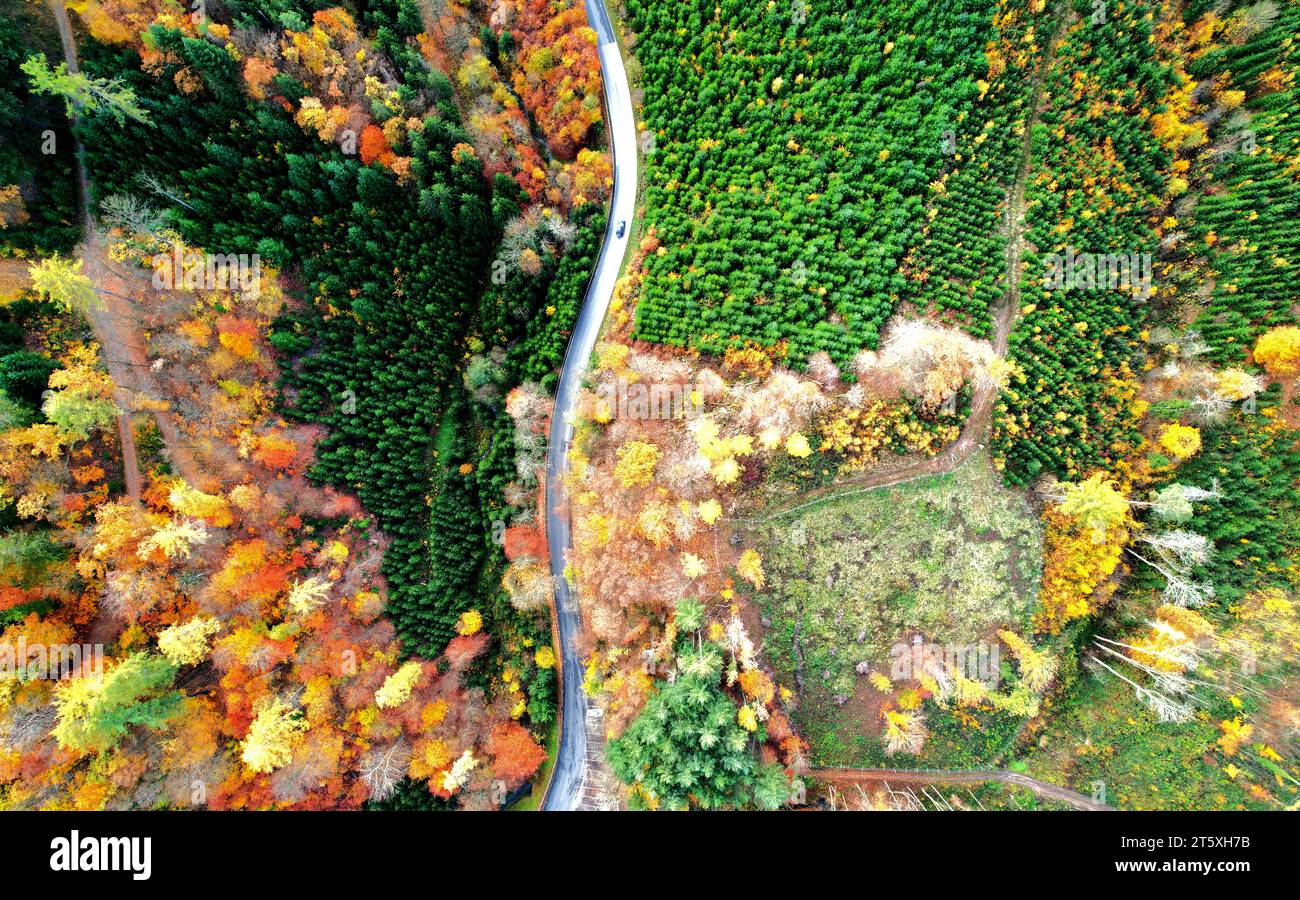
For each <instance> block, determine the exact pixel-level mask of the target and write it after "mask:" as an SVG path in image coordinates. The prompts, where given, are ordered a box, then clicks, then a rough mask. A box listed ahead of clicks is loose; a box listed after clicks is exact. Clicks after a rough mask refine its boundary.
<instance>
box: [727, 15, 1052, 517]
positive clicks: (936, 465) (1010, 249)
mask: <svg viewBox="0 0 1300 900" xmlns="http://www.w3.org/2000/svg"><path fill="white" fill-rule="evenodd" d="M1056 15H1057V22H1056V27H1055V28H1054V29H1053V34H1052V39H1051V41H1050V42H1049V44H1048V47H1047V53H1046V54H1044V56H1043V58H1042V60H1041V61H1040V62H1039V65H1038V68H1037V69H1036V70H1035V71H1034V75H1033V79H1032V82H1031V87H1030V102H1029V113H1028V115H1027V117H1026V119H1025V128H1024V131H1025V135H1024V141H1023V143H1022V145H1021V155H1020V163H1019V165H1018V167H1017V169H1016V177H1015V180H1014V181H1013V182H1012V184H1011V187H1010V189H1009V190H1008V191H1007V206H1006V212H1005V214H1004V217H1003V221H1004V228H1005V230H1006V234H1007V271H1006V290H1005V291H1004V292H1003V293H1002V296H1001V297H1000V298H999V300H998V302H997V304H996V306H995V307H994V309H993V310H992V319H993V326H994V338H993V349H994V351H995V352H996V353H997V354H998V356H1006V352H1007V345H1008V343H1009V341H1010V339H1011V329H1012V328H1013V327H1014V326H1015V322H1016V315H1017V313H1018V312H1019V309H1020V276H1021V272H1020V268H1021V265H1020V258H1021V254H1022V252H1023V250H1024V243H1025V183H1026V182H1027V181H1028V179H1029V172H1030V169H1031V167H1032V162H1033V132H1034V126H1035V125H1036V124H1037V123H1038V117H1039V113H1040V111H1041V107H1042V102H1043V72H1044V70H1045V69H1046V68H1047V67H1048V66H1049V65H1051V63H1052V58H1053V52H1054V50H1055V47H1056V44H1057V43H1058V41H1059V40H1060V37H1061V34H1062V32H1063V31H1064V29H1065V23H1066V21H1067V16H1066V10H1065V9H1064V8H1063V6H1060V5H1058V7H1057V11H1056ZM996 396H997V391H996V389H995V387H994V386H993V385H991V384H983V385H976V386H975V387H974V389H973V390H972V392H971V410H970V415H969V416H967V418H966V422H965V423H964V424H963V425H962V429H961V434H960V435H959V436H958V437H957V440H955V441H953V442H952V443H951V444H949V445H948V446H947V447H945V448H944V449H943V451H942V452H940V453H939V454H938V455H937V456H934V457H931V458H929V459H921V460H916V461H914V462H911V463H908V464H906V465H904V466H902V467H901V468H896V469H892V470H885V471H881V470H879V469H877V470H875V471H872V472H868V473H866V474H864V475H862V476H860V477H857V478H850V479H847V480H845V481H841V482H838V483H836V484H832V485H827V486H826V487H821V488H813V489H811V490H806V491H800V492H799V493H798V494H797V495H796V496H794V497H791V498H789V499H788V500H786V501H783V502H781V503H777V504H775V505H773V506H769V507H767V509H766V510H764V513H763V515H761V516H758V517H737V518H733V519H724V520H723V521H728V522H733V523H736V524H742V525H757V524H762V523H764V522H768V521H771V520H772V519H774V518H777V517H779V516H782V515H786V514H788V513H791V512H794V511H796V510H800V509H804V508H805V507H808V506H811V505H813V504H814V503H818V502H820V501H822V500H825V499H827V498H828V497H833V496H839V495H843V494H850V495H851V494H859V493H863V492H865V491H873V490H881V489H884V488H890V487H896V486H898V485H900V484H905V483H907V482H910V481H917V480H919V479H922V478H928V477H930V476H932V475H945V474H947V473H949V472H952V471H953V470H955V469H956V468H957V467H958V466H960V465H961V464H962V463H964V462H965V461H966V460H967V458H968V457H969V456H970V455H971V453H972V452H973V451H974V450H976V449H982V448H984V447H985V446H987V444H988V434H989V430H990V429H991V428H992V424H993V401H994V400H995V398H996Z"/></svg>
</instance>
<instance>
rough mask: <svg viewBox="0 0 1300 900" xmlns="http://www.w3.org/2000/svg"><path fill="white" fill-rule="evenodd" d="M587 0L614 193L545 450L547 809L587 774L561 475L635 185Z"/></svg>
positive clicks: (608, 48) (618, 70)
mask: <svg viewBox="0 0 1300 900" xmlns="http://www.w3.org/2000/svg"><path fill="white" fill-rule="evenodd" d="M586 4H587V20H588V21H589V22H590V23H591V26H592V28H594V29H595V31H596V36H597V41H598V43H597V51H598V52H599V54H600V70H601V75H602V76H603V78H604V82H605V121H606V125H607V128H608V130H609V135H610V145H611V150H612V153H613V172H614V194H613V199H612V200H611V201H610V213H609V222H608V224H607V225H606V227H605V239H604V242H603V244H602V245H601V248H600V258H599V259H598V260H597V262H596V269H595V272H594V273H593V275H592V278H591V282H590V284H589V285H588V286H587V296H586V297H585V298H584V299H583V303H582V310H581V311H580V312H579V313H578V322H577V324H576V325H575V326H574V329H573V335H572V337H570V338H569V347H568V350H567V351H565V355H564V368H563V370H562V371H561V374H560V383H559V385H558V387H557V388H556V394H555V412H554V413H553V414H552V416H551V433H550V439H549V441H548V443H547V450H546V540H547V549H548V550H549V551H550V556H551V574H552V575H554V576H555V584H556V588H555V607H556V610H555V611H556V620H557V625H556V629H557V634H558V638H559V642H560V658H561V675H560V692H561V700H560V707H561V709H560V745H559V750H558V752H557V754H556V759H555V768H554V769H553V770H552V772H551V781H550V785H549V786H548V788H547V791H546V798H545V801H544V802H543V804H542V808H543V809H546V810H572V809H577V808H579V806H580V804H581V795H582V789H583V785H584V782H585V781H586V779H587V777H588V775H589V772H588V752H587V698H586V696H585V695H584V694H583V692H582V689H581V684H582V661H581V660H580V659H579V656H578V646H577V645H578V637H579V633H580V630H581V618H580V610H579V606H578V598H577V596H576V594H575V593H574V591H573V590H572V589H571V588H570V586H569V583H568V582H567V581H566V580H565V578H564V566H565V557H566V555H567V552H568V550H569V547H570V543H571V536H570V520H569V508H568V503H567V502H566V500H565V496H564V476H565V473H566V472H568V467H569V462H568V459H569V457H568V454H569V446H570V444H571V443H572V442H573V411H574V404H575V403H576V402H577V399H578V389H579V388H580V387H581V385H582V379H583V378H584V377H585V376H586V373H587V363H588V361H589V360H590V359H591V354H592V352H593V351H594V350H595V349H596V338H597V337H598V336H599V334H600V326H601V323H602V322H603V321H604V319H605V312H606V310H608V309H609V301H610V299H611V298H612V297H613V295H614V284H615V282H616V281H618V276H619V271H620V270H621V269H622V266H623V258H624V256H626V255H627V248H628V235H629V234H630V233H631V224H632V213H633V211H634V209H635V207H636V188H637V148H636V118H635V116H634V115H633V112H632V92H631V90H630V88H629V87H628V83H627V70H626V69H625V68H624V66H623V57H622V54H621V53H620V51H619V46H618V40H617V39H616V38H615V36H614V28H613V26H612V25H611V24H610V21H609V13H608V12H607V11H606V10H605V5H604V3H603V2H601V0H586ZM620 222H624V223H627V227H626V228H625V229H624V230H623V234H622V235H619V234H618V225H619V223H620Z"/></svg>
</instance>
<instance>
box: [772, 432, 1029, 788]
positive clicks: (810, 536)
mask: <svg viewBox="0 0 1300 900" xmlns="http://www.w3.org/2000/svg"><path fill="white" fill-rule="evenodd" d="M751 537H752V538H756V539H758V541H759V543H760V546H762V548H763V549H762V555H763V559H764V568H765V570H766V572H767V585H766V587H765V589H764V590H763V591H761V592H759V593H758V595H757V597H756V601H757V604H758V607H759V609H760V611H761V613H762V616H763V622H764V625H765V628H766V634H765V638H764V654H765V656H766V658H767V660H768V662H769V663H770V664H771V665H772V667H773V668H774V670H775V672H776V674H777V676H778V679H779V680H780V682H781V683H782V684H785V685H787V686H791V687H794V688H796V689H797V690H798V692H799V696H798V706H797V712H796V719H797V720H798V722H799V725H800V730H801V733H803V734H804V735H805V737H806V738H807V739H808V741H809V743H810V744H811V745H812V757H813V761H814V763H815V764H827V765H846V764H853V765H862V764H866V763H865V762H864V760H867V761H869V760H870V759H871V758H873V757H879V758H883V757H880V751H879V746H878V744H877V743H876V740H875V739H876V735H877V734H878V732H879V721H878V720H879V714H880V709H881V707H882V705H883V704H884V703H885V702H886V701H888V700H890V698H891V695H890V694H887V693H880V692H878V691H876V690H875V689H874V688H873V687H872V686H871V685H870V684H869V683H868V680H867V676H866V673H865V671H864V672H863V673H859V671H858V669H859V664H861V663H866V664H867V666H869V669H870V671H872V672H877V673H881V674H885V675H889V674H890V671H891V658H890V651H891V648H893V647H895V646H897V645H899V644H906V643H907V642H908V641H910V640H911V639H912V638H913V637H915V636H920V637H921V638H923V640H924V641H926V642H927V643H931V644H941V645H945V646H946V645H954V646H966V645H971V644H975V643H977V642H983V643H988V644H995V643H996V642H997V638H996V636H995V634H994V632H995V631H996V630H997V629H998V628H1003V627H1009V628H1012V629H1013V630H1016V631H1022V630H1023V629H1024V627H1025V626H1026V625H1027V623H1028V621H1029V616H1030V614H1031V612H1032V604H1033V601H1034V598H1035V597H1036V595H1037V591H1038V582H1039V578H1040V575H1041V550H1042V533H1041V529H1040V527H1039V522H1038V518H1037V516H1036V515H1035V514H1034V512H1033V510H1032V509H1031V508H1030V507H1029V504H1028V503H1027V502H1026V500H1025V499H1024V497H1023V496H1021V495H1020V494H1017V493H1015V492H1012V491H1009V490H1006V489H1005V488H1003V487H1002V486H1001V485H1000V483H999V480H998V477H997V473H996V472H995V471H994V470H993V469H992V468H991V467H990V465H989V463H988V459H987V457H986V456H985V455H983V454H976V455H973V456H972V457H971V458H970V459H969V460H967V461H966V463H964V464H963V465H962V466H960V467H958V468H957V469H956V470H955V471H953V472H951V473H948V474H946V475H939V476H934V477H931V478H926V479H922V480H919V481H915V482H912V483H909V484H904V485H899V486H896V487H893V488H885V489H881V490H877V491H871V492H865V493H852V494H848V495H845V496H843V497H838V498H837V497H829V498H827V499H826V500H825V501H823V502H819V503H816V504H813V505H812V506H809V507H806V508H803V509H799V510H795V511H792V512H791V513H790V514H789V516H788V517H787V516H782V517H778V518H777V519H775V520H773V521H771V522H768V523H766V524H764V525H763V526H762V527H761V532H760V533H755V534H752V535H751ZM1004 664H1005V663H1004ZM998 718H1005V719H1007V722H1006V723H1004V724H1006V725H1008V726H1012V725H1016V724H1018V720H1013V719H1010V718H1009V717H1005V716H998ZM935 724H936V725H937V724H938V723H937V722H936V723H935ZM958 730H961V729H958ZM974 730H975V731H976V732H978V731H979V729H974ZM1005 730H1006V729H995V731H996V732H997V733H996V734H994V733H993V732H990V733H987V734H985V735H984V736H983V737H980V738H978V740H977V742H978V743H979V744H980V747H979V748H977V749H973V753H974V757H975V758H983V757H985V756H987V755H988V754H989V753H993V752H995V750H996V749H997V747H1000V746H1001V743H1002V741H1001V732H1002V731H1005ZM939 731H941V732H942V734H943V737H944V739H942V740H938V741H935V742H934V745H935V746H934V748H933V751H932V753H933V754H939V755H943V756H946V757H950V756H954V755H955V756H963V755H965V754H963V753H962V752H961V747H960V744H961V739H960V737H957V738H954V737H953V729H950V728H947V727H942V728H940V729H939ZM936 737H939V735H938V734H936ZM995 738H997V740H995ZM995 745H997V746H996V747H995ZM926 755H931V754H926Z"/></svg>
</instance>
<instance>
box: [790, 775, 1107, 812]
mask: <svg viewBox="0 0 1300 900" xmlns="http://www.w3.org/2000/svg"><path fill="white" fill-rule="evenodd" d="M808 775H809V777H811V778H814V779H816V780H817V781H820V782H824V783H826V784H832V785H835V786H837V787H854V786H857V785H862V784H882V785H888V784H891V783H902V784H983V783H985V782H989V781H996V782H999V783H1001V784H1013V785H1016V786H1018V787H1023V788H1028V789H1029V790H1031V791H1033V792H1034V793H1035V794H1037V795H1038V796H1039V797H1042V798H1044V799H1046V800H1055V801H1057V802H1058V803H1064V804H1066V805H1067V806H1071V807H1073V808H1074V809H1082V810H1089V811H1103V810H1111V809H1113V807H1110V806H1107V805H1106V804H1105V803H1099V802H1098V801H1096V800H1094V799H1092V798H1091V797H1087V796H1085V795H1083V794H1080V793H1079V792H1078V791H1072V790H1070V789H1069V788H1067V787H1061V786H1060V785H1059V784H1049V783H1048V782H1046V781H1039V780H1038V779H1036V778H1030V777H1029V776H1028V775H1022V774H1020V773H1019V772H1012V771H1011V770H1010V769H989V770H986V771H979V770H974V771H963V770H941V769H935V770H928V769H910V770H909V769H813V770H811V771H810V772H809V773H808Z"/></svg>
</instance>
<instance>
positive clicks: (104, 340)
mask: <svg viewBox="0 0 1300 900" xmlns="http://www.w3.org/2000/svg"><path fill="white" fill-rule="evenodd" d="M50 7H51V9H52V10H53V12H54V18H55V21H56V22H57V23H58V26H59V40H60V42H61V43H62V45H63V58H64V61H65V62H66V63H67V65H68V69H69V71H72V72H77V71H80V69H79V66H78V64H77V48H76V43H75V41H74V39H73V35H72V26H71V24H70V23H69V21H68V12H67V9H66V8H65V7H64V6H63V4H62V3H61V2H58V0H53V2H51V3H50ZM75 140H76V138H75V137H74V141H75ZM75 153H76V172H77V191H78V194H79V195H80V199H81V214H82V233H83V235H84V240H83V242H82V244H81V245H80V247H79V248H78V250H79V253H80V256H81V258H82V259H83V260H84V261H85V265H84V269H83V274H84V275H86V276H87V277H88V278H90V279H91V280H92V281H93V282H94V284H95V292H96V295H97V297H98V299H99V302H98V303H95V304H92V305H91V308H90V309H89V310H87V317H88V318H89V319H90V323H91V327H92V328H93V329H94V331H95V337H96V339H97V340H98V341H99V344H100V348H101V355H102V357H103V360H104V364H105V366H106V367H107V369H108V372H109V375H110V376H111V377H112V379H113V383H114V384H115V385H116V386H117V392H116V396H115V398H114V399H115V401H116V402H117V405H118V406H119V407H120V408H121V409H122V410H123V412H122V414H121V415H119V416H118V418H117V429H118V439H119V441H120V443H121V446H122V470H123V480H124V481H125V484H126V493H127V495H128V496H130V497H132V498H135V499H139V497H140V493H141V490H142V486H143V478H142V477H141V475H140V462H139V458H138V453H137V450H136V444H135V431H134V428H133V427H132V423H131V410H133V409H135V408H138V407H140V406H141V405H142V404H141V401H145V405H148V403H149V402H150V401H152V402H153V403H154V404H156V403H159V402H165V401H163V400H162V392H161V391H160V390H159V389H158V388H157V386H156V385H155V384H153V380H152V378H151V377H150V368H149V358H148V354H147V352H146V350H145V344H144V335H143V331H142V327H141V317H140V315H139V309H138V306H139V302H140V301H139V300H138V299H133V296H132V295H135V296H136V297H141V296H147V292H148V291H149V290H151V286H150V285H148V284H147V283H146V282H145V281H144V278H143V276H142V275H141V274H140V273H138V272H126V271H123V270H122V268H121V267H120V266H117V265H115V264H114V263H113V262H112V261H111V260H109V259H108V256H107V253H106V246H105V241H104V237H103V234H102V233H101V232H100V231H99V228H98V225H97V224H96V221H95V216H94V212H93V210H92V208H91V198H90V178H89V176H88V175H87V172H86V162H85V150H84V148H83V147H82V146H81V142H80V141H76V144H75ZM153 419H154V421H155V422H156V423H157V426H158V431H159V433H160V434H161V436H162V440H163V445H164V447H165V449H166V453H167V457H168V459H169V461H170V462H171V464H172V466H173V468H174V469H175V470H176V472H177V473H179V474H180V475H181V476H182V477H183V478H184V479H185V480H186V481H188V482H190V483H191V484H194V485H197V484H198V483H199V481H198V476H199V469H198V466H197V465H196V463H195V461H194V457H193V455H192V454H191V453H190V450H189V447H188V446H187V442H186V441H184V440H183V439H182V437H181V435H180V432H179V431H178V429H177V428H176V425H175V423H174V422H172V421H171V419H170V418H169V417H168V416H166V415H159V414H157V413H156V411H155V412H154V414H153Z"/></svg>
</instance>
